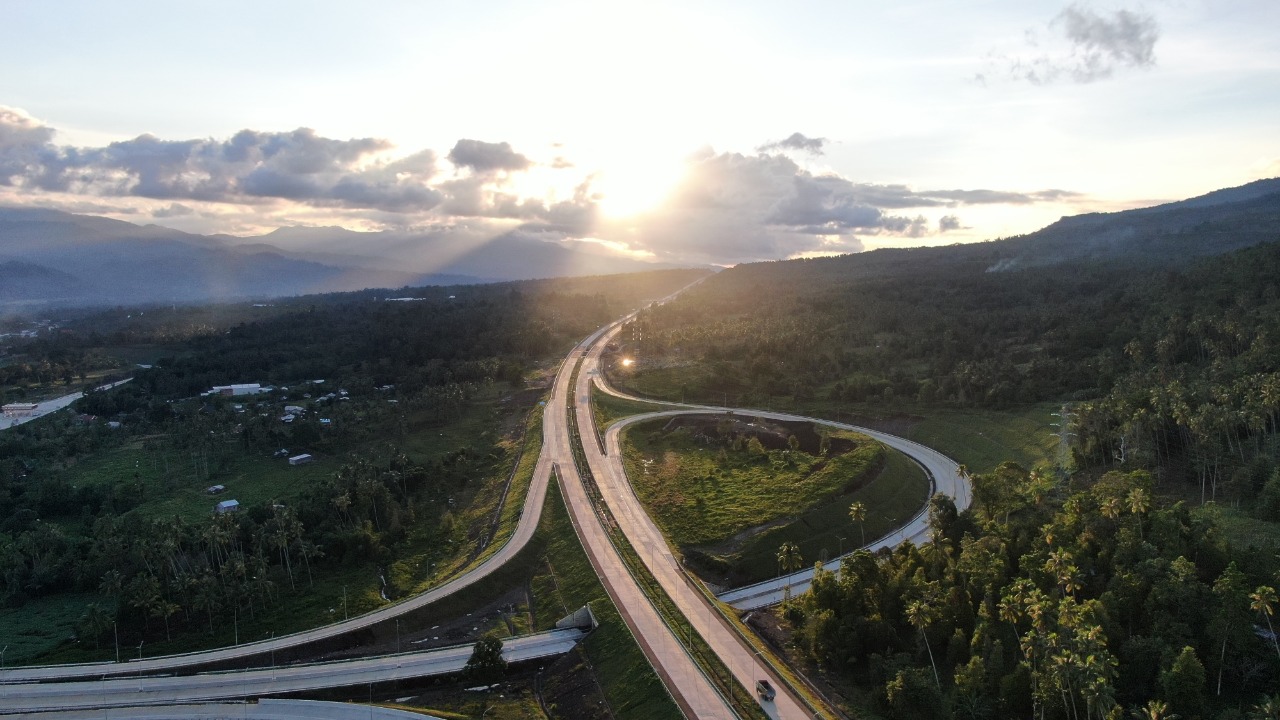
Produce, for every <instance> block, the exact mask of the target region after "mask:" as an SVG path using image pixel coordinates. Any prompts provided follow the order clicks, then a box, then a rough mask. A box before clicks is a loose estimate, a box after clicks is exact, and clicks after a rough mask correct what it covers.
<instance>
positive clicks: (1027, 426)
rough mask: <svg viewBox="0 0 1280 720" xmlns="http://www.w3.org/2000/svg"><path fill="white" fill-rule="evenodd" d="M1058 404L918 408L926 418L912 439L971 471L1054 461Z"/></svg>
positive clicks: (1028, 466)
mask: <svg viewBox="0 0 1280 720" xmlns="http://www.w3.org/2000/svg"><path fill="white" fill-rule="evenodd" d="M1059 407H1060V405H1059V404H1058V403H1040V404H1037V405H1029V406H1026V407H1023V408H1020V409H1017V410H1009V411H997V410H935V409H929V410H925V409H918V410H916V411H915V412H916V413H918V414H919V415H921V416H923V417H924V419H923V420H921V421H920V422H918V423H916V424H915V425H914V426H913V427H912V428H911V430H910V432H909V433H908V437H909V438H910V439H912V440H915V441H916V442H919V443H923V444H925V445H928V446H929V447H932V448H934V449H936V450H939V451H940V452H942V453H945V454H946V455H949V456H950V457H952V458H954V459H955V461H956V462H959V463H962V464H964V465H966V466H967V467H968V468H969V471H970V472H979V473H981V472H990V471H992V470H994V469H995V468H996V466H998V465H999V464H1000V463H1002V462H1005V461H1006V460H1012V461H1014V462H1016V463H1018V464H1020V465H1022V466H1023V467H1026V468H1033V467H1035V466H1037V465H1044V464H1048V465H1052V464H1054V463H1056V462H1057V458H1058V435H1057V434H1056V431H1057V428H1055V427H1053V426H1052V423H1055V422H1057V421H1058V418H1057V417H1055V416H1054V415H1053V413H1055V412H1057V411H1058V408H1059Z"/></svg>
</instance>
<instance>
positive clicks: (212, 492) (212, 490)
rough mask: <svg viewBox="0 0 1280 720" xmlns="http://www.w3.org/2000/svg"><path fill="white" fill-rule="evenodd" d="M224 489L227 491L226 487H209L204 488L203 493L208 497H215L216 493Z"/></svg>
mask: <svg viewBox="0 0 1280 720" xmlns="http://www.w3.org/2000/svg"><path fill="white" fill-rule="evenodd" d="M226 489H227V486H226V485H211V486H210V487H207V488H205V492H207V493H209V494H210V495H217V494H218V493H220V492H222V491H223V490H226Z"/></svg>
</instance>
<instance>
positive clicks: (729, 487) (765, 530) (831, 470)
mask: <svg viewBox="0 0 1280 720" xmlns="http://www.w3.org/2000/svg"><path fill="white" fill-rule="evenodd" d="M664 423H665V421H655V422H652V423H641V424H639V425H637V426H633V427H631V428H628V429H627V431H626V433H625V438H624V442H625V450H624V453H625V458H624V462H625V464H626V468H627V474H628V477H629V478H630V479H631V481H632V484H633V485H634V486H635V488H636V494H637V496H638V497H639V498H640V500H641V502H643V503H644V504H645V507H646V508H647V509H648V511H649V513H650V514H651V516H652V517H654V519H655V521H656V522H657V523H658V525H659V527H661V528H662V530H663V532H664V534H666V535H667V537H668V538H669V540H670V541H671V542H672V543H673V544H674V545H676V546H677V547H679V548H680V549H681V550H682V551H683V552H685V553H686V556H687V559H689V560H690V561H691V562H692V563H693V564H694V565H696V566H698V567H699V569H700V570H705V571H709V572H713V573H716V574H723V575H724V577H717V578H715V581H716V582H729V583H731V584H737V583H740V582H746V581H750V580H757V579H764V578H768V577H770V576H772V575H773V574H774V573H775V571H776V567H775V565H776V562H775V560H774V558H775V557H776V553H777V549H778V546H779V545H781V544H782V543H783V542H785V541H792V542H795V543H797V545H799V546H800V550H801V554H802V556H803V557H804V559H805V562H806V564H807V563H810V562H813V561H816V560H818V559H819V558H820V557H821V556H822V555H823V554H826V555H827V556H828V557H834V556H835V555H837V554H838V553H839V551H840V550H841V549H851V548H852V547H855V546H856V545H857V544H859V543H858V540H859V538H860V536H861V533H860V532H859V528H858V527H857V526H855V525H854V524H853V523H852V522H851V521H850V520H849V518H848V508H849V505H850V504H851V503H853V502H858V501H860V502H862V503H864V504H865V505H866V506H867V509H868V512H867V519H866V520H865V521H864V523H863V529H864V530H865V532H866V537H867V540H868V541H870V540H873V539H875V538H876V537H879V536H880V535H881V534H883V533H885V532H887V531H888V530H889V529H891V528H893V527H897V526H898V525H899V524H901V523H902V522H903V521H905V520H906V519H908V518H910V517H911V516H913V515H915V513H916V512H918V511H919V509H920V508H921V507H922V506H923V505H924V503H925V501H926V500H927V498H928V491H929V485H928V480H927V478H926V477H925V475H924V472H923V471H922V470H920V468H919V467H918V466H917V465H916V464H915V463H913V462H911V461H910V460H909V459H907V458H906V457H905V456H903V455H902V454H900V453H897V452H895V451H891V450H889V449H887V448H885V447H884V446H882V445H880V444H878V443H874V442H871V441H869V440H868V439H866V438H865V437H863V436H860V435H855V434H853V433H835V434H834V435H833V436H834V437H837V438H844V439H846V440H850V441H854V442H857V443H858V444H857V445H856V447H854V448H853V449H852V450H850V451H849V452H845V453H840V454H833V456H832V457H830V458H822V457H818V456H814V455H811V454H809V453H806V452H804V451H802V450H772V451H768V453H767V454H766V455H763V456H762V455H759V454H753V453H751V452H750V451H749V450H745V449H743V450H734V449H725V451H724V452H721V448H720V447H716V446H712V445H706V444H702V443H701V442H700V441H698V440H695V439H694V438H692V437H691V436H690V435H689V433H688V432H686V431H680V430H677V431H674V432H663V430H662V427H663V425H664ZM842 537H843V538H844V539H843V540H841V538H842Z"/></svg>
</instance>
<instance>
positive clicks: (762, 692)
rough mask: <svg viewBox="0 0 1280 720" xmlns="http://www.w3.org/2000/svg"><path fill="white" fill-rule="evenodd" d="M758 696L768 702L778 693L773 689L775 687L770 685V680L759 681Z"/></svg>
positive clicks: (757, 684)
mask: <svg viewBox="0 0 1280 720" xmlns="http://www.w3.org/2000/svg"><path fill="white" fill-rule="evenodd" d="M756 694H757V695H759V696H760V699H761V700H764V701H766V702H767V701H770V700H773V698H774V697H775V696H776V695H777V694H778V692H777V691H776V690H774V689H773V685H770V684H769V681H768V680H757V681H756Z"/></svg>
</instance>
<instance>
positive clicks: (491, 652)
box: [462, 633, 507, 685]
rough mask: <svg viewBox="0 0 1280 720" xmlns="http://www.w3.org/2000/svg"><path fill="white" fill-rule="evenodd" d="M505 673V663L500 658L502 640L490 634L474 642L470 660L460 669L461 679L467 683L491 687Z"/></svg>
mask: <svg viewBox="0 0 1280 720" xmlns="http://www.w3.org/2000/svg"><path fill="white" fill-rule="evenodd" d="M506 671H507V661H506V660H504V659H503V658H502V638H500V637H498V636H497V635H494V634H492V633H490V634H487V635H485V636H484V637H481V638H480V639H479V640H478V641H476V644H475V647H474V648H473V649H472V650H471V658H470V659H468V660H467V664H466V667H464V668H463V669H462V677H463V679H465V680H466V681H467V682H474V683H479V684H481V685H492V684H493V683H495V682H497V681H498V680H501V679H502V675H503V673H505V672H506Z"/></svg>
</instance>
